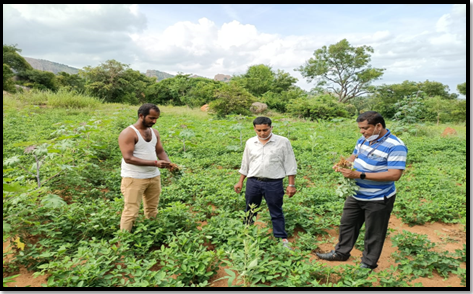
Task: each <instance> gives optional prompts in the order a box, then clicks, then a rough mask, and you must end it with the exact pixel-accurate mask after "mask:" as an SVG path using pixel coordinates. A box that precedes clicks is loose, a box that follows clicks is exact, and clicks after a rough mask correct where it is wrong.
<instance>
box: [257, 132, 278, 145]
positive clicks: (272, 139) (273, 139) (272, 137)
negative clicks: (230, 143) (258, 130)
mask: <svg viewBox="0 0 473 294" xmlns="http://www.w3.org/2000/svg"><path fill="white" fill-rule="evenodd" d="M276 136H277V135H276V134H275V133H273V135H272V136H271V138H269V140H268V142H271V141H276ZM253 142H255V143H260V141H259V139H258V135H256V136H254V137H253Z"/></svg>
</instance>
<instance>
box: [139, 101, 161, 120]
mask: <svg viewBox="0 0 473 294" xmlns="http://www.w3.org/2000/svg"><path fill="white" fill-rule="evenodd" d="M151 109H154V110H155V111H156V112H157V113H161V111H160V110H159V108H158V106H156V105H155V104H153V103H145V104H143V105H141V106H140V108H139V109H138V117H140V114H142V115H143V116H144V117H146V116H147V115H148V114H149V111H150V110H151Z"/></svg>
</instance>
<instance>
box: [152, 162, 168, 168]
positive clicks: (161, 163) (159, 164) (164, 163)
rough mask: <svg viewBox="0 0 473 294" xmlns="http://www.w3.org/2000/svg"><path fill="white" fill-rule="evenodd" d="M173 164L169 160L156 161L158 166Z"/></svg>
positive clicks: (164, 166)
mask: <svg viewBox="0 0 473 294" xmlns="http://www.w3.org/2000/svg"><path fill="white" fill-rule="evenodd" d="M170 165H171V163H170V162H169V161H166V160H158V161H156V166H157V167H159V168H168V167H169V166H170Z"/></svg>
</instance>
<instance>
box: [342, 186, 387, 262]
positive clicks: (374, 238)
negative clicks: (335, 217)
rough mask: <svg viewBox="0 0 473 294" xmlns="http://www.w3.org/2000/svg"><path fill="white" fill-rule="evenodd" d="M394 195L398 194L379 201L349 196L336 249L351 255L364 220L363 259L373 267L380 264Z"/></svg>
mask: <svg viewBox="0 0 473 294" xmlns="http://www.w3.org/2000/svg"><path fill="white" fill-rule="evenodd" d="M395 199H396V195H393V196H391V197H390V198H384V200H380V201H359V200H356V199H355V198H353V197H348V198H347V200H346V201H345V205H344V207H343V213H342V218H341V220H340V229H339V238H338V244H337V245H335V252H336V253H337V254H339V255H341V256H343V257H349V256H350V252H351V250H352V249H353V247H354V246H355V243H356V240H357V239H358V235H359V234H360V229H361V227H362V226H363V223H364V224H365V248H364V250H363V256H362V258H361V262H363V263H365V264H367V265H369V266H370V267H372V268H375V267H377V263H378V259H379V256H380V255H381V251H382V250H383V245H384V240H385V239H386V233H387V231H388V225H389V217H390V216H391V212H392V210H393V206H394V201H395Z"/></svg>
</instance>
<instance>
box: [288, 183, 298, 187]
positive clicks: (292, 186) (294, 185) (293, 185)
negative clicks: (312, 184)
mask: <svg viewBox="0 0 473 294" xmlns="http://www.w3.org/2000/svg"><path fill="white" fill-rule="evenodd" d="M288 186H289V187H295V186H296V185H291V184H289V185H288Z"/></svg>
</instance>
